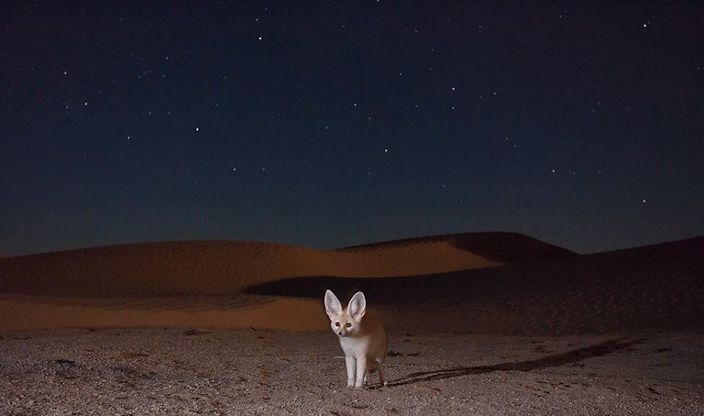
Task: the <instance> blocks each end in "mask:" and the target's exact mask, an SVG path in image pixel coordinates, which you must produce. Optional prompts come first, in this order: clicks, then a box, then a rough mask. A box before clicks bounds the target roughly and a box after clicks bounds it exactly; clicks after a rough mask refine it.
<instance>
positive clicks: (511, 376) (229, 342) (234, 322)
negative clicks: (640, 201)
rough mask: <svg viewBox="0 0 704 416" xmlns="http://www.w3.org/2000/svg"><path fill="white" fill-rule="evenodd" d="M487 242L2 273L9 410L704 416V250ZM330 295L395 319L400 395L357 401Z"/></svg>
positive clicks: (18, 265) (177, 248) (0, 375)
mask: <svg viewBox="0 0 704 416" xmlns="http://www.w3.org/2000/svg"><path fill="white" fill-rule="evenodd" d="M509 236H512V235H509ZM485 237H486V236H485ZM493 237H497V235H493ZM503 237H505V235H504V236H503ZM473 238H474V241H469V242H468V241H466V240H465V241H463V242H462V241H459V240H458V239H457V237H454V240H453V239H450V240H448V239H447V237H443V238H429V239H416V240H409V241H402V242H395V243H387V244H381V245H370V246H364V247H357V248H350V249H345V250H338V251H329V252H326V251H316V250H309V249H303V248H296V247H288V246H278V245H268V244H261V243H225V242H215V243H213V242H207V243H155V244H147V245H130V246H120V247H108V248H97V249H86V250H77V251H70V252H62V253H49V254H42V255H37V256H25V257H15V258H4V259H2V260H0V288H1V289H2V290H1V291H0V414H41V415H54V414H56V415H58V414H71V413H78V414H87V415H92V414H95V415H103V414H129V413H132V414H163V415H171V414H226V415H239V414H262V415H285V414H321V415H358V414H363V415H366V414H368V415H376V414H422V415H447V414H486V415H504V414H516V415H544V414H569V415H601V414H638V415H641V414H652V415H670V414H672V415H692V414H702V413H704V396H703V393H702V392H703V391H704V368H703V367H702V366H701V363H702V362H704V306H703V304H704V302H702V299H704V238H695V239H690V240H683V241H678V242H673V243H667V244H661V245H656V246H650V247H641V248H635V249H630V250H622V251H617V252H609V253H600V254H594V255H587V256H575V255H572V254H571V253H569V252H566V251H562V250H560V249H557V248H554V247H552V246H541V244H535V241H536V240H530V239H528V240H525V239H521V238H518V239H514V238H509V240H507V241H510V243H508V242H506V241H504V242H503V243H501V242H500V241H497V240H491V238H488V239H485V240H481V239H477V236H476V235H474V236H473ZM469 240H472V238H470V239H469ZM499 240H501V239H499ZM521 241H522V242H530V244H528V245H527V246H525V245H524V246H521V244H519V243H520V242H521ZM492 242H493V243H494V245H492V244H491V243H492ZM470 243H474V244H477V243H483V244H485V247H484V249H482V247H479V248H478V249H477V247H476V246H472V244H470ZM538 243H539V242H538ZM516 244H518V246H517V245H516ZM486 247H488V249H487V248H486ZM521 247H523V248H521ZM526 247H529V249H528V248H526ZM541 247H542V248H541ZM248 268H249V269H248ZM250 269H251V270H254V271H255V272H256V273H249V272H247V270H250ZM414 271H415V272H414ZM327 287H330V288H333V289H335V290H336V291H338V293H340V294H341V296H343V297H344V295H345V294H346V295H348V296H349V294H351V293H352V292H353V291H354V290H358V289H362V290H364V291H365V292H366V293H367V298H368V300H369V302H370V307H371V308H372V310H371V311H370V313H377V314H380V315H381V316H382V317H383V320H384V322H385V323H386V325H387V327H388V329H389V333H390V344H389V348H390V351H389V357H388V358H387V362H386V363H387V364H386V367H387V372H388V377H389V379H390V381H391V382H390V385H389V387H387V388H385V389H370V390H362V391H354V390H348V389H346V388H344V387H343V386H344V382H345V380H344V362H343V361H342V360H341V359H340V358H339V356H340V355H341V351H340V349H339V345H338V343H337V340H336V338H335V335H334V334H332V333H331V332H330V331H329V330H328V329H327V326H328V321H327V318H326V316H325V314H324V312H323V309H322V293H323V290H324V288H327ZM66 327H69V328H73V329H43V328H66ZM233 328H234V329H233ZM267 329H271V330H272V331H268V330H267ZM336 357H337V358H336Z"/></svg>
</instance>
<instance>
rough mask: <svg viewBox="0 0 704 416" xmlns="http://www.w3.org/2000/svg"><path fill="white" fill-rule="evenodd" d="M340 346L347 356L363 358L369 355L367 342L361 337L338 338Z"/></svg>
mask: <svg viewBox="0 0 704 416" xmlns="http://www.w3.org/2000/svg"><path fill="white" fill-rule="evenodd" d="M340 346H341V347H342V351H344V352H345V355H347V356H353V357H355V358H356V357H364V356H366V355H368V354H369V340H368V339H367V338H361V337H343V338H340Z"/></svg>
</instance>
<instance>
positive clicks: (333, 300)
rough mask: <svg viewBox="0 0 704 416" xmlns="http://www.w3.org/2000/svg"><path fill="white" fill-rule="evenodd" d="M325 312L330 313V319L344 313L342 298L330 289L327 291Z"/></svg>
mask: <svg viewBox="0 0 704 416" xmlns="http://www.w3.org/2000/svg"><path fill="white" fill-rule="evenodd" d="M325 313H327V314H328V316H329V317H330V319H335V318H336V317H338V316H340V315H341V314H342V305H341V304H340V300H339V299H338V298H337V296H335V294H334V293H332V291H331V290H329V289H328V290H326V291H325Z"/></svg>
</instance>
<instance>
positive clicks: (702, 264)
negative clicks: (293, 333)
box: [248, 237, 704, 334]
mask: <svg viewBox="0 0 704 416" xmlns="http://www.w3.org/2000/svg"><path fill="white" fill-rule="evenodd" d="M329 287H332V288H336V290H338V292H341V293H344V294H347V296H349V295H350V294H352V293H353V292H354V291H356V290H363V291H364V292H365V293H366V294H367V298H368V299H370V300H371V302H373V303H374V304H375V305H379V306H385V307H382V309H383V310H384V312H385V313H384V316H385V318H386V321H387V323H389V324H390V325H391V326H393V327H394V328H396V329H397V330H400V331H404V330H407V331H417V330H418V329H419V328H423V329H425V330H438V331H460V332H478V333H551V334H556V333H586V332H609V331H621V330H683V329H687V330H690V329H694V330H702V329H704V302H702V300H704V237H700V238H693V239H688V240H682V241H677V242H672V243H666V244H659V245H653V246H647V247H640V248H634V249H628V250H619V251H613V252H606V253H598V254H592V255H585V256H577V257H566V258H562V259H553V260H544V261H538V262H531V263H525V264H515V265H507V266H502V267H493V268H485V269H475V270H467V271H460V272H452V273H443V274H435V275H421V276H414V277H394V278H385V279H345V278H331V277H311V278H298V279H285V280H280V281H276V282H269V283H265V284H261V285H257V286H254V287H250V288H248V290H249V291H250V292H252V293H258V294H270V295H282V294H286V295H288V296H301V297H310V298H313V299H315V298H319V297H320V293H322V292H323V291H324V290H325V289H326V288H329Z"/></svg>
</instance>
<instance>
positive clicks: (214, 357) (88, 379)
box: [0, 329, 704, 415]
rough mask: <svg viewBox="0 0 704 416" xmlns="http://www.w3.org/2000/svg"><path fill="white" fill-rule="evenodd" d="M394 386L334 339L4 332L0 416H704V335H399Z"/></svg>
mask: <svg viewBox="0 0 704 416" xmlns="http://www.w3.org/2000/svg"><path fill="white" fill-rule="evenodd" d="M389 347H390V352H389V356H388V357H387V361H386V368H387V373H388V375H389V379H390V380H391V382H390V385H389V386H388V387H386V388H378V386H372V388H370V389H364V390H354V389H347V388H346V387H344V384H345V376H344V362H343V360H342V359H340V358H338V357H339V355H340V354H341V352H340V349H339V345H338V344H337V340H336V338H335V335H334V334H332V333H331V332H295V333H286V332H267V331H254V330H246V331H242V330H240V331H230V330H216V331H211V330H202V329H190V330H188V329H101V330H95V329H92V330H86V329H73V330H71V329H65V330H46V331H31V332H29V331H23V332H7V331H5V332H0V414H3V415H20V414H21V415H66V414H77V415H78V414H80V415H112V414H137V415H143V414H163V415H173V414H179V415H194V414H223V415H238V414H261V415H278V414H282V415H283V414H320V415H367V414H370V415H371V414H389V415H394V414H402V415H405V414H422V415H449V414H482V415H546V414H570V415H606V414H619V415H670V414H671V415H695V414H702V413H703V412H704V388H703V387H704V367H702V365H701V363H702V362H704V334H701V333H700V334H696V333H636V334H634V333H632V334H601V335H575V336H562V337H540V336H495V335H471V334H470V335H457V334H403V333H391V337H390V345H389Z"/></svg>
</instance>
